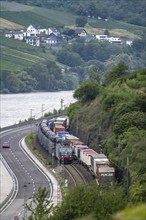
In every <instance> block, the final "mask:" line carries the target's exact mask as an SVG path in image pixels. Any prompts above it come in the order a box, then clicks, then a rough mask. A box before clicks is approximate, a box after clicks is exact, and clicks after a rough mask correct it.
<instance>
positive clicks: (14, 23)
mask: <svg viewBox="0 0 146 220" xmlns="http://www.w3.org/2000/svg"><path fill="white" fill-rule="evenodd" d="M19 2H22V3H23V4H20V3H16V2H14V1H12V2H11V1H1V2H0V6H1V21H2V22H1V23H2V25H1V28H2V30H8V29H11V30H12V29H15V30H16V29H17V30H18V29H22V28H24V29H25V28H26V27H28V26H29V25H30V24H38V25H40V26H41V28H43V27H46V28H48V27H55V28H57V29H58V31H59V32H60V33H61V35H62V36H63V39H64V41H63V42H61V43H60V44H58V45H57V47H47V48H44V46H43V45H42V47H40V48H37V47H33V46H30V45H27V44H26V43H25V42H23V41H22V42H20V41H18V40H14V39H13V38H11V39H8V38H5V37H4V36H2V35H1V71H2V74H1V80H2V89H1V92H2V93H12V92H24V91H25V92H26V91H27V92H28V91H33V90H41V91H55V90H68V89H75V88H77V87H78V86H79V85H80V84H81V83H82V82H83V81H84V80H86V79H88V78H89V75H90V73H91V72H92V71H94V70H95V69H96V70H97V71H99V75H100V78H101V79H102V77H103V76H101V75H104V73H105V72H106V71H108V70H109V69H110V68H111V67H112V66H113V65H115V64H118V63H119V62H120V61H123V62H126V63H127V64H128V65H129V69H130V70H132V71H133V70H136V69H142V68H145V49H144V45H145V39H144V27H142V26H140V25H134V24H130V23H126V22H125V21H121V20H114V19H108V20H107V21H105V20H103V19H101V20H98V19H97V18H96V17H93V18H91V16H88V17H87V21H88V22H87V24H86V25H85V27H84V29H85V30H86V32H87V34H92V35H93V34H94V35H95V34H104V33H105V31H107V32H108V33H109V36H114V37H121V39H123V40H124V39H127V38H130V39H131V38H132V40H133V46H132V47H129V46H125V45H112V44H107V43H106V42H98V41H97V40H96V41H92V40H91V41H89V42H84V39H79V38H78V37H77V36H74V35H73V34H72V35H70V33H71V32H73V30H74V29H76V28H77V25H76V19H77V18H78V17H79V15H78V14H77V13H75V11H72V12H71V11H70V10H69V9H68V10H67V8H66V6H65V5H64V7H62V8H60V7H55V5H56V2H57V1H54V4H55V5H54V7H53V6H51V7H50V8H48V6H44V7H45V8H44V7H38V6H36V5H37V4H38V3H40V2H41V1H37V4H35V5H34V4H32V2H31V1H29V2H28V1H19ZM24 2H25V3H26V4H27V3H29V5H26V4H24ZM44 2H45V1H44ZM46 2H47V1H46ZM63 2H64V1H63ZM72 3H73V5H74V1H73V2H72ZM85 5H86V6H87V2H86V4H85ZM97 5H98V4H97ZM74 7H75V6H74ZM78 28H80V27H78ZM70 30H71V32H70ZM51 61H53V63H51ZM47 62H49V65H53V68H51V66H49V65H48V64H47ZM54 63H55V64H54ZM36 64H37V65H39V64H40V66H39V68H38V67H37V65H36ZM37 69H38V70H37ZM52 69H53V70H52ZM23 71H24V72H25V73H26V75H27V77H26V79H25V80H24V79H22V78H23V77H22V72H23ZM37 71H38V72H37ZM55 71H56V72H55ZM34 72H35V73H34ZM54 72H55V74H54ZM60 72H61V74H60ZM6 73H7V74H6ZM16 74H17V76H19V77H18V78H19V83H18V82H17V84H16V83H11V82H9V80H10V79H11V80H12V81H15V79H14V78H15V77H16ZM2 75H5V76H6V75H10V76H11V77H6V79H5V77H2ZM38 76H39V77H38ZM16 78H17V77H16ZM27 78H30V79H32V81H33V82H34V81H35V83H32V85H34V86H32V89H31V88H30V86H29V89H27V88H26V87H27V84H28V83H27V82H26V81H27ZM11 80H10V81H11ZM6 81H8V83H7V82H6ZM22 81H25V85H24V87H25V89H24V88H23V89H21V88H22V87H21V84H23V83H24V82H22ZM49 81H52V82H53V83H54V84H55V86H52V85H51V84H50V83H49ZM55 81H56V82H55ZM10 85H12V86H11V87H10ZM16 85H19V86H18V88H14V87H15V86H16Z"/></svg>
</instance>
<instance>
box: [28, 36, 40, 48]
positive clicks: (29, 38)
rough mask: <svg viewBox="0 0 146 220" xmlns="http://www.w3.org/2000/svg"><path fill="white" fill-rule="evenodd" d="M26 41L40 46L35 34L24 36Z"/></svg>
mask: <svg viewBox="0 0 146 220" xmlns="http://www.w3.org/2000/svg"><path fill="white" fill-rule="evenodd" d="M26 43H27V44H29V45H32V46H36V47H39V46H40V39H39V37H37V36H29V37H27V38H26Z"/></svg>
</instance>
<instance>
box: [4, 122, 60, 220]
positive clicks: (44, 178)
mask: <svg viewBox="0 0 146 220" xmlns="http://www.w3.org/2000/svg"><path fill="white" fill-rule="evenodd" d="M35 129H36V127H35V126H32V125H29V126H25V127H21V128H16V129H13V130H10V131H8V132H5V133H3V134H1V143H3V142H4V141H9V142H10V145H11V146H10V148H9V149H1V154H2V156H3V157H4V159H5V160H6V162H7V164H8V166H9V167H10V168H11V169H12V171H13V173H14V176H16V182H17V181H18V186H19V187H18V192H17V194H16V197H15V198H14V200H13V201H12V200H11V201H10V205H9V206H8V208H7V209H5V210H4V211H3V212H2V213H1V215H0V219H1V220H12V219H13V218H14V216H19V219H22V218H23V217H24V216H26V212H25V210H24V207H23V206H24V203H25V202H26V201H28V200H30V199H31V198H32V197H33V195H34V194H35V193H37V191H38V188H39V187H46V188H47V190H48V191H49V195H48V197H50V196H52V195H51V194H52V193H53V196H54V198H53V201H54V203H57V202H58V187H59V186H58V183H57V181H56V180H55V178H54V177H53V176H52V175H51V174H50V173H49V172H48V171H47V170H46V169H45V167H43V166H42V165H41V164H40V163H39V162H38V160H36V158H34V157H33V155H32V154H31V152H28V154H29V155H31V157H33V161H32V160H30V158H29V157H28V155H27V154H26V153H25V152H24V150H23V148H22V147H21V145H22V143H21V140H22V139H23V138H24V136H27V135H28V134H30V132H31V131H32V130H35ZM23 146H24V148H25V149H27V147H26V146H25V143H24V141H23ZM36 164H37V165H36ZM9 183H10V185H9V186H10V188H11V186H12V185H11V181H10V182H9ZM52 186H53V189H52ZM16 191H17V189H16Z"/></svg>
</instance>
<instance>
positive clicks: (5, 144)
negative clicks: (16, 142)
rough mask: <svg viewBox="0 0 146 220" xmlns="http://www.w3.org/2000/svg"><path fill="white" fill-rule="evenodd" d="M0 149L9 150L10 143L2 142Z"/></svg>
mask: <svg viewBox="0 0 146 220" xmlns="http://www.w3.org/2000/svg"><path fill="white" fill-rule="evenodd" d="M2 148H10V143H9V142H8V141H7V142H4V143H3V145H2Z"/></svg>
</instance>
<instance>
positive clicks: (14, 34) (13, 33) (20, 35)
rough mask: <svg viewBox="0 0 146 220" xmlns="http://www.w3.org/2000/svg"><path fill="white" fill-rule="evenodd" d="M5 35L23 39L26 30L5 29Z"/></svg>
mask: <svg viewBox="0 0 146 220" xmlns="http://www.w3.org/2000/svg"><path fill="white" fill-rule="evenodd" d="M4 35H5V37H8V38H13V39H16V40H23V39H24V32H23V31H5V32H4Z"/></svg>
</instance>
